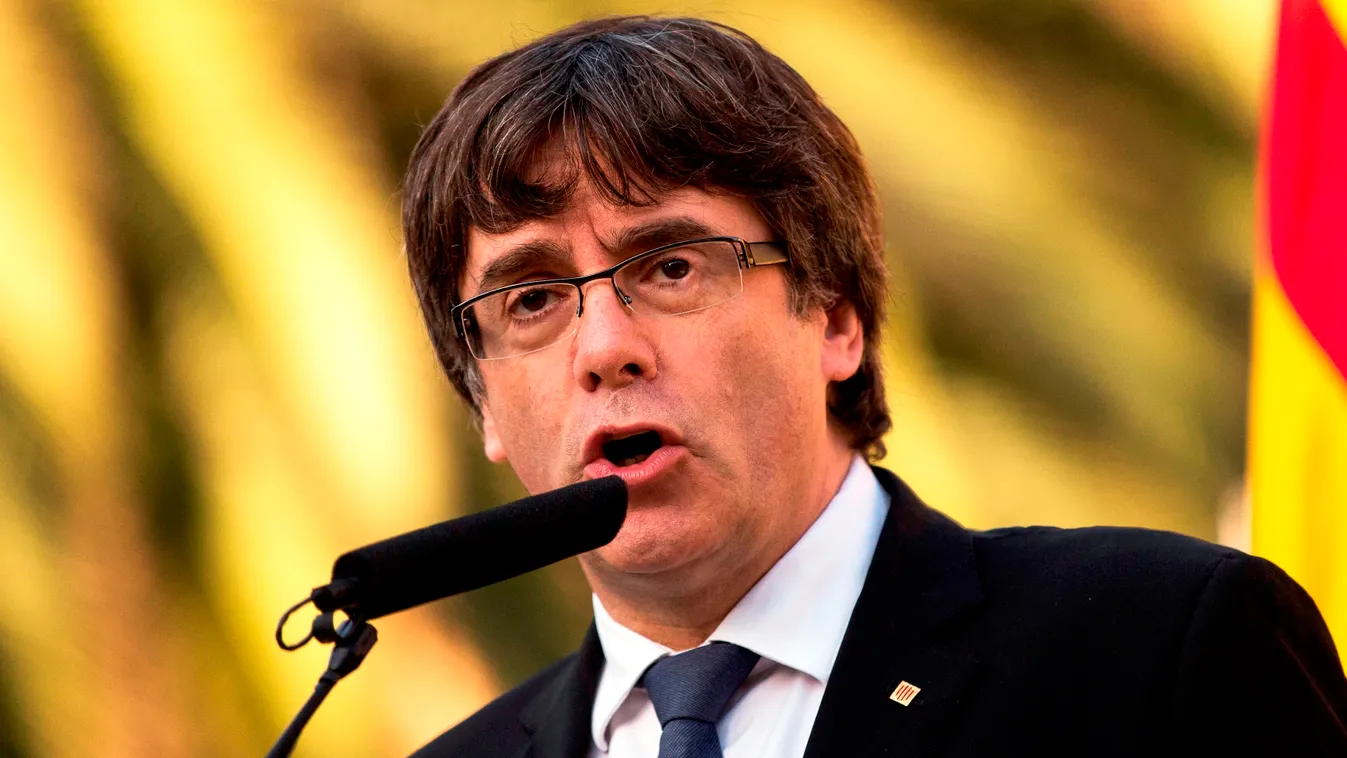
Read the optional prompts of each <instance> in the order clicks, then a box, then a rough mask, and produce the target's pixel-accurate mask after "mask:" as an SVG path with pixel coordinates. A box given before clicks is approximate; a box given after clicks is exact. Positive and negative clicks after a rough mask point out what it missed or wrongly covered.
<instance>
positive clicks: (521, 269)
mask: <svg viewBox="0 0 1347 758" xmlns="http://www.w3.org/2000/svg"><path fill="white" fill-rule="evenodd" d="M717 235H718V232H716V231H715V230H713V229H712V228H711V227H709V226H707V225H706V224H704V223H702V222H701V221H698V220H697V219H695V218H692V217H691V216H674V217H671V218H661V219H656V220H653V221H649V222H646V223H644V224H637V225H636V226H633V227H630V228H627V229H624V230H622V231H621V232H620V233H618V235H617V236H616V237H614V238H613V239H612V240H611V241H610V242H608V243H605V244H604V245H603V247H604V249H605V250H607V251H608V252H609V253H610V254H612V255H614V256H617V255H621V256H623V257H627V256H631V255H636V254H637V253H642V252H645V251H646V250H653V249H655V248H657V247H661V246H663V245H669V244H673V243H675V242H682V241H683V240H690V239H696V238H698V237H714V236H717ZM567 259H568V255H567V249H566V246H565V245H563V244H561V243H559V242H556V241H554V240H548V239H538V240H530V241H528V242H524V243H521V244H519V245H518V246H516V247H513V248H511V249H510V250H509V251H508V252H506V253H505V254H503V255H501V256H499V257H497V258H495V259H494V260H492V261H491V262H490V263H488V264H486V265H485V266H484V267H482V275H481V276H480V277H479V278H478V279H477V291H476V292H475V293H473V295H470V297H472V296H475V295H479V294H481V293H483V292H488V291H490V290H493V289H496V288H498V287H505V286H507V285H510V284H514V283H515V282H516V281H517V280H518V279H519V278H520V277H522V276H524V275H526V274H528V273H529V272H531V271H536V270H538V269H539V268H543V267H547V266H549V265H550V266H551V267H552V268H553V269H554V270H559V268H560V266H561V265H562V264H564V263H566V262H567ZM464 299H466V298H464Z"/></svg>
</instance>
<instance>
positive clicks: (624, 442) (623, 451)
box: [603, 430, 664, 466]
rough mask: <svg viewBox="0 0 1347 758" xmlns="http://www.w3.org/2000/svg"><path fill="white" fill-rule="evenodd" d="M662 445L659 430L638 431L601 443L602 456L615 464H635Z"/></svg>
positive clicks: (662, 441)
mask: <svg viewBox="0 0 1347 758" xmlns="http://www.w3.org/2000/svg"><path fill="white" fill-rule="evenodd" d="M663 445H664V440H663V439H661V438H660V436H659V432H656V431H653V430H652V431H649V432H639V433H637V434H632V435H630V436H627V437H622V438H620V439H611V440H608V441H607V442H605V443H603V457H604V458H607V459H608V460H609V461H612V462H613V464H615V465H617V466H635V465H636V464H638V463H640V462H641V461H644V460H645V459H646V458H649V457H650V454H651V453H653V452H655V451H656V450H659V449H660V448H661V447H663Z"/></svg>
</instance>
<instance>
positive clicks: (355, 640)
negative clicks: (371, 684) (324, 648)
mask: <svg viewBox="0 0 1347 758" xmlns="http://www.w3.org/2000/svg"><path fill="white" fill-rule="evenodd" d="M307 602H309V600H305V601H304V602H302V603H300V604H299V605H296V606H295V607H294V608H291V609H290V610H289V611H287V612H286V614H285V615H284V616H282V617H281V623H280V625H279V626H277V628H276V641H277V642H279V643H280V645H281V647H282V648H284V649H286V650H294V649H297V648H299V647H301V646H303V645H304V644H305V643H307V642H308V641H309V640H311V639H315V640H318V641H319V642H323V643H332V644H333V648H332V655H331V656H329V657H328V661H327V670H326V671H324V672H323V674H322V676H319V677H318V683H317V684H315V685H314V687H313V694H312V695H310V696H309V699H308V700H307V701H305V703H304V706H303V707H302V708H300V709H299V713H296V714H295V717H294V719H292V720H291V721H290V725H289V726H287V727H286V728H285V731H284V732H282V733H281V736H280V737H279V738H278V739H277V740H276V744H275V745H272V746H271V750H270V751H268V752H267V756H266V758H285V757H286V756H288V755H290V753H292V752H293V751H294V749H295V743H296V742H298V741H299V733H300V732H302V731H304V727H305V726H306V725H307V724H308V723H309V719H311V718H313V714H314V712H316V711H317V710H318V706H320V705H322V704H323V700H324V699H326V698H327V694H328V693H329V692H331V691H332V688H333V687H335V686H336V685H337V682H339V681H341V679H342V677H344V676H346V675H347V674H349V673H351V672H352V671H355V670H356V669H357V668H359V667H360V664H361V663H362V662H364V660H365V656H366V655H369V651H370V649H371V648H373V647H374V643H375V642H378V640H379V632H378V630H376V629H375V628H374V627H372V626H370V624H369V622H367V621H365V620H364V619H362V618H360V617H359V615H353V616H351V617H350V618H349V619H348V620H347V621H344V622H342V624H341V626H340V627H337V626H335V622H334V619H333V617H332V612H331V611H328V612H326V613H322V614H319V616H318V617H317V618H315V619H314V620H313V629H312V631H310V632H309V636H308V637H305V638H304V639H303V640H302V641H300V642H299V643H298V644H295V645H288V644H286V643H285V641H284V640H283V639H282V637H281V630H282V628H283V627H284V626H285V621H286V619H288V618H289V617H290V614H291V613H294V612H295V611H296V610H297V609H298V608H300V607H301V606H303V605H304V604H305V603H307Z"/></svg>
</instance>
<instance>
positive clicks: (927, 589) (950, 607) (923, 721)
mask: <svg viewBox="0 0 1347 758" xmlns="http://www.w3.org/2000/svg"><path fill="white" fill-rule="evenodd" d="M875 475H876V476H877V477H878V478H879V481H880V484H882V485H883V486H884V489H885V490H886V491H888V493H889V496H890V498H891V502H890V506H889V514H888V517H887V518H886V519H885V522H884V527H883V529H882V530H881V532H880V537H879V543H878V545H876V547H875V555H874V558H873V560H872V561H871V564H870V570H869V573H868V575H867V576H866V579H865V586H864V587H863V588H862V590H861V595H860V597H859V598H858V600H857V601H856V608H855V610H854V611H853V612H852V614H851V621H850V622H849V623H848V625H847V631H846V634H845V635H844V636H843V638H842V647H841V650H840V651H839V652H838V656H837V661H836V663H835V664H834V665H833V670H832V673H831V675H830V676H829V678H828V686H827V689H826V690H825V691H824V695H823V701H822V703H821V704H820V706H819V712H818V716H817V718H816V719H815V721H814V729H813V732H812V733H811V734H810V738H809V744H808V747H807V748H806V749H805V758H825V757H826V756H833V755H848V756H865V755H875V754H878V753H881V752H889V751H892V753H893V754H896V755H902V756H904V758H915V757H916V756H922V755H930V754H932V753H933V752H934V745H935V744H936V740H937V738H938V737H939V735H940V734H941V733H942V730H943V728H944V727H946V726H948V725H949V723H950V721H951V719H952V718H953V717H954V715H955V714H956V713H957V711H958V709H959V706H960V703H961V702H962V700H963V699H964V697H965V695H966V694H967V692H968V689H969V687H970V686H971V685H972V683H973V682H974V680H975V679H976V674H977V671H978V667H979V661H978V660H977V659H976V658H975V657H974V656H973V655H972V654H971V651H970V650H968V649H967V648H966V646H964V645H960V644H959V643H958V641H957V640H955V639H954V635H953V634H952V633H951V632H952V631H953V630H954V629H955V627H956V626H957V622H959V621H960V620H962V619H964V618H966V617H967V616H968V615H969V614H971V613H972V612H973V611H974V610H975V609H976V608H977V606H978V605H979V604H980V603H981V602H982V589H981V583H980V582H979V581H978V577H977V571H976V566H975V564H974V556H973V544H972V539H971V537H970V535H969V533H968V532H967V530H965V529H963V528H962V527H960V526H959V525H958V524H956V523H955V522H954V521H952V520H950V519H949V518H947V517H945V516H943V515H941V514H939V513H937V512H935V511H933V510H931V509H930V508H928V507H926V505H925V504H923V503H922V502H921V501H920V500H919V499H918V498H917V496H916V495H915V494H913V493H912V491H911V490H910V489H908V487H907V486H906V485H905V484H903V483H902V482H901V481H900V480H899V479H898V477H896V476H894V475H893V474H892V473H890V472H888V471H885V470H884V469H880V468H876V469H875ZM901 682H908V683H909V684H912V685H914V686H916V687H919V688H920V692H919V693H918V694H917V695H916V697H915V699H913V700H912V701H911V703H910V704H909V705H907V706H903V705H900V704H899V703H897V702H894V701H892V700H890V699H889V696H890V694H891V693H893V692H894V690H895V688H897V687H898V685H899V684H900V683H901Z"/></svg>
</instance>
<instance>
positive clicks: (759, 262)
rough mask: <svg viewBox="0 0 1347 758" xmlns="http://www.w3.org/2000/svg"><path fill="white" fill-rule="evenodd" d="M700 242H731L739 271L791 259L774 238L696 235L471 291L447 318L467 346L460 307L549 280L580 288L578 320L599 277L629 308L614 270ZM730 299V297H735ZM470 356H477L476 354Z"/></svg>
mask: <svg viewBox="0 0 1347 758" xmlns="http://www.w3.org/2000/svg"><path fill="white" fill-rule="evenodd" d="M702 242H728V243H730V244H731V245H733V246H734V250H735V258H736V259H737V261H738V263H739V270H740V271H746V270H748V269H751V268H755V267H757V266H772V265H776V264H779V263H787V264H788V263H790V255H789V253H787V252H786V243H785V242H781V241H777V240H771V241H764V242H748V241H745V240H743V239H741V238H739V237H697V238H696V239H690V240H682V241H680V242H671V243H669V244H667V245H660V246H659V247H657V248H654V249H653V250H647V251H645V252H643V253H637V254H636V255H633V256H632V257H630V258H628V259H626V260H624V261H622V262H620V263H617V264H615V265H613V266H609V267H608V268H606V269H604V270H602V271H596V272H594V273H592V274H585V275H584V276H571V277H565V278H562V279H533V280H529V281H526V282H519V283H517V284H507V285H506V286H504V287H497V288H495V289H492V290H487V291H486V292H482V293H480V294H477V295H473V296H472V297H470V298H468V299H467V300H464V301H463V302H461V303H459V304H458V305H455V306H454V307H452V308H450V309H449V318H450V319H451V320H452V321H453V322H454V332H455V333H456V334H457V335H458V338H459V339H460V340H462V341H463V343H464V346H465V347H469V346H468V335H467V333H466V332H465V331H464V329H463V311H464V310H466V309H467V308H468V306H470V305H472V304H473V303H476V302H478V301H480V300H483V299H485V298H488V297H491V296H493V295H499V294H500V293H502V292H507V291H509V290H516V289H525V288H528V287H537V286H540V285H548V284H570V285H574V286H575V288H576V289H577V290H578V291H579V295H578V301H577V303H576V308H575V317H576V319H577V320H578V319H579V318H580V317H581V316H583V315H584V313H585V285H586V284H589V283H590V282H592V281H595V280H598V279H607V280H608V283H609V284H610V285H612V287H613V292H615V293H617V297H618V299H619V300H621V301H622V304H623V305H625V306H627V307H629V308H630V307H631V303H632V299H631V297H630V296H629V295H627V293H625V292H623V291H622V288H621V287H618V286H617V280H616V279H614V278H613V277H615V276H617V272H619V271H621V270H622V269H623V268H625V267H626V266H629V265H631V264H633V263H635V262H637V261H640V260H644V259H646V258H649V257H651V256H654V255H659V254H660V253H664V252H668V251H670V250H676V249H678V248H680V247H687V246H688V245H696V244H699V243H702ZM755 251H762V252H763V253H766V254H765V255H763V254H761V253H758V254H755ZM741 292H742V290H741ZM736 297H737V295H736ZM730 299H731V300H733V299H734V298H730ZM717 305H718V303H717ZM670 315H678V314H670ZM562 339H564V338H561V339H558V340H557V342H561V341H562ZM555 344H557V343H556V342H554V343H552V345H555ZM552 345H547V346H546V347H541V348H538V349H537V350H531V351H529V352H528V353H515V354H513V355H503V356H501V357H500V358H477V360H479V361H496V360H505V359H507V358H518V357H519V356H522V355H529V354H530V353H533V352H537V351H538V350H546V349H547V348H548V347H551V346H552ZM468 352H469V354H471V353H472V349H471V348H470V347H469V349H468ZM473 357H474V358H476V356H473Z"/></svg>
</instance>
